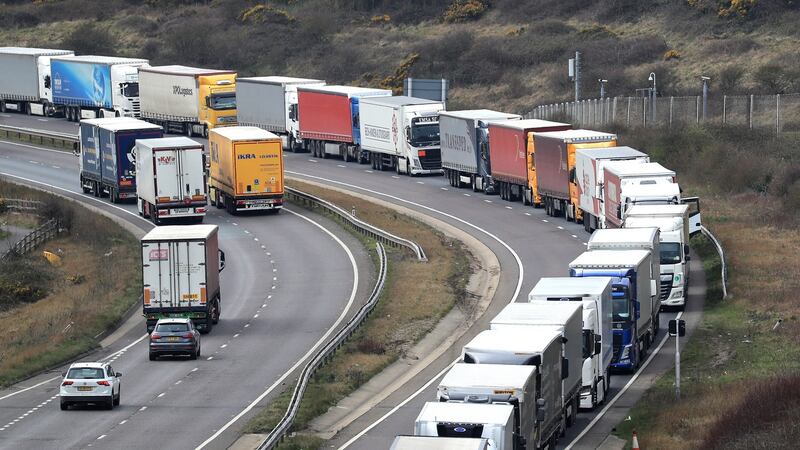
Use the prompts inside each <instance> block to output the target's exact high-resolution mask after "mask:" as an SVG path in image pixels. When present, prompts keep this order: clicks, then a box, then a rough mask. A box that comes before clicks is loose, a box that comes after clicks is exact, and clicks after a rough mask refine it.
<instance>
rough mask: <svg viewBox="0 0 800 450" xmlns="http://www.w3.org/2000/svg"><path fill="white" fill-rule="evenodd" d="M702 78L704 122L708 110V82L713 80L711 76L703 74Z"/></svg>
mask: <svg viewBox="0 0 800 450" xmlns="http://www.w3.org/2000/svg"><path fill="white" fill-rule="evenodd" d="M700 79H701V80H703V123H705V121H706V111H707V110H708V82H709V81H711V77H707V76H701V77H700Z"/></svg>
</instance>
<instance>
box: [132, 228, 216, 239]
mask: <svg viewBox="0 0 800 450" xmlns="http://www.w3.org/2000/svg"><path fill="white" fill-rule="evenodd" d="M218 228H219V227H218V226H216V225H162V226H158V227H155V228H153V229H152V230H150V231H149V232H148V233H147V234H145V235H144V237H143V238H142V241H143V242H144V241H174V240H182V239H207V238H208V237H209V236H211V235H212V234H214V233H216V232H217V229H218Z"/></svg>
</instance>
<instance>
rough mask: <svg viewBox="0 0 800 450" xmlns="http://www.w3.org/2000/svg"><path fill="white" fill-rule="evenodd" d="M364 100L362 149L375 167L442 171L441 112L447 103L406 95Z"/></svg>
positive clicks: (409, 172)
mask: <svg viewBox="0 0 800 450" xmlns="http://www.w3.org/2000/svg"><path fill="white" fill-rule="evenodd" d="M360 103H361V105H360V113H359V115H360V117H361V120H360V132H361V152H362V154H366V155H367V156H366V158H368V159H369V160H370V161H371V162H372V168H373V169H375V170H384V169H394V170H396V171H397V173H398V174H406V175H427V174H438V173H441V170H442V157H441V150H440V145H439V113H440V112H441V111H443V110H444V103H442V102H438V101H433V100H425V99H421V98H414V97H406V96H402V95H401V96H395V97H368V98H363V99H361V102H360Z"/></svg>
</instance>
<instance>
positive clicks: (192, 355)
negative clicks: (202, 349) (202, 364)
mask: <svg viewBox="0 0 800 450" xmlns="http://www.w3.org/2000/svg"><path fill="white" fill-rule="evenodd" d="M198 356H200V355H198V354H197V352H196V351H192V353H190V354H189V359H197V357H198Z"/></svg>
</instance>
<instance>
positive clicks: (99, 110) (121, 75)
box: [50, 55, 149, 122]
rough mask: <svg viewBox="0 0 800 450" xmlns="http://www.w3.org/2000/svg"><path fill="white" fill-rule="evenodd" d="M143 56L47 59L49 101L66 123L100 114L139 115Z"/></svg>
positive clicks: (110, 115) (144, 63)
mask: <svg viewBox="0 0 800 450" xmlns="http://www.w3.org/2000/svg"><path fill="white" fill-rule="evenodd" d="M145 67H149V63H148V61H147V60H146V59H137V58H118V57H115V56H95V55H82V56H72V55H65V56H54V57H51V58H50V79H51V83H52V86H53V104H54V106H55V107H56V108H57V109H58V110H59V111H63V112H64V116H66V118H67V120H69V121H70V122H79V121H80V120H81V119H95V118H103V117H139V116H140V108H139V70H140V69H143V68H145Z"/></svg>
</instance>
